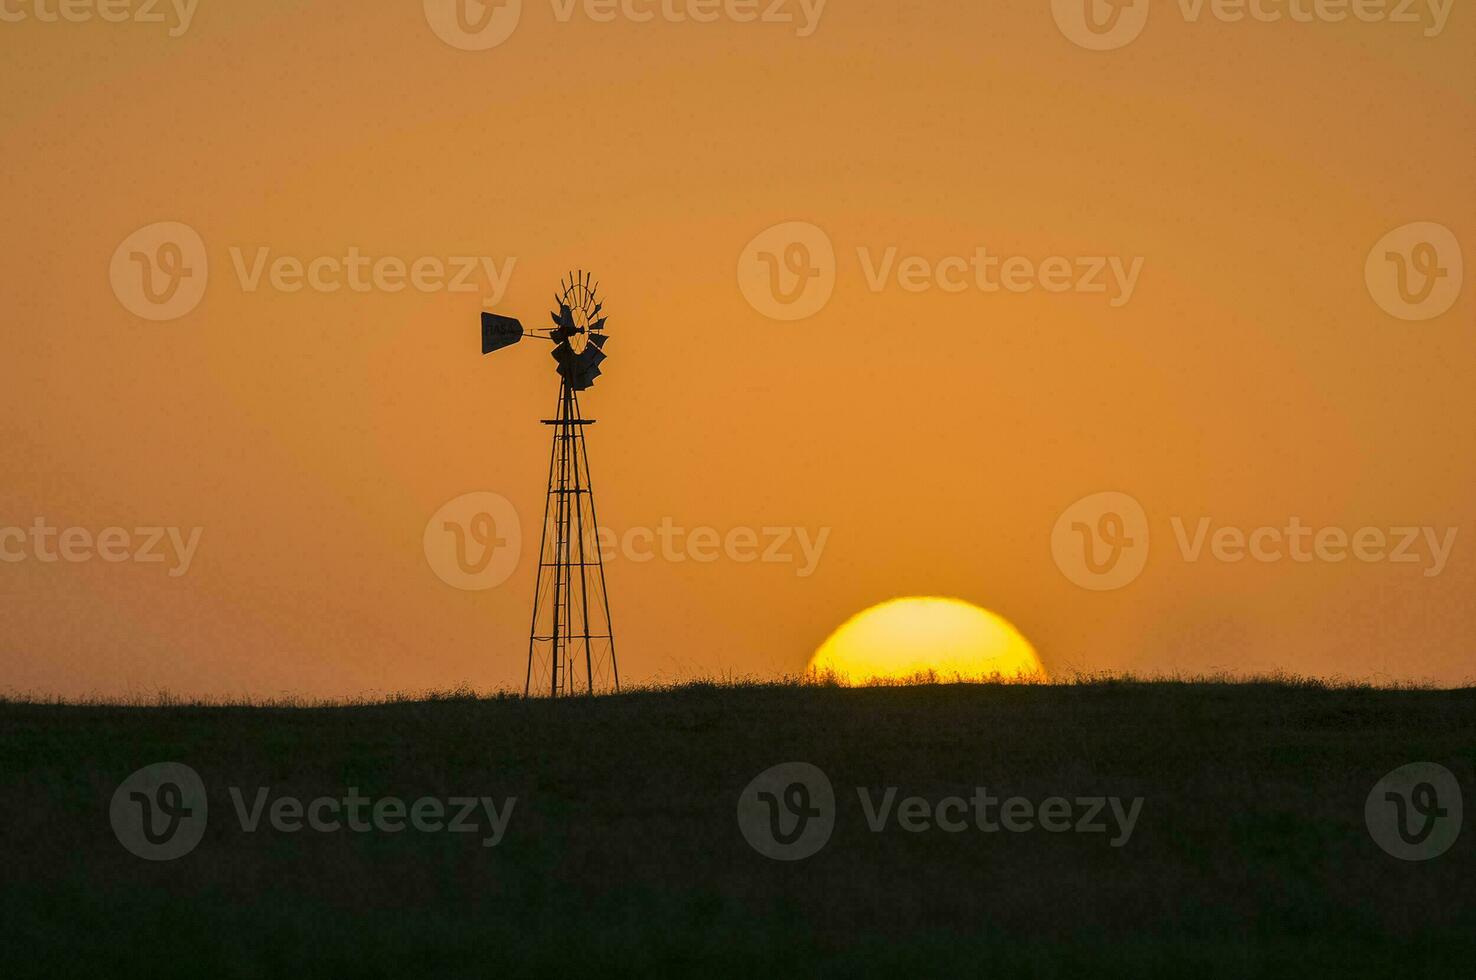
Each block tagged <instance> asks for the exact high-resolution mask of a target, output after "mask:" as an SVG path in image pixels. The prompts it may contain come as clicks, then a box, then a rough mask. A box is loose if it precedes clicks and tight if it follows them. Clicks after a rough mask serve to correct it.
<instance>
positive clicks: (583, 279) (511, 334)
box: [482, 271, 620, 697]
mask: <svg viewBox="0 0 1476 980" xmlns="http://www.w3.org/2000/svg"><path fill="white" fill-rule="evenodd" d="M598 290H599V283H594V284H591V281H590V275H589V273H587V272H583V271H580V272H576V273H573V274H571V275H570V276H569V277H568V281H567V282H565V281H564V280H562V279H561V280H559V292H558V294H557V295H556V296H555V297H554V304H555V306H554V311H553V312H552V313H551V314H550V316H552V318H553V324H554V325H553V327H552V328H551V329H548V330H528V331H525V330H524V329H523V325H522V324H521V323H519V322H518V321H517V320H516V319H514V318H512V317H507V316H499V315H498V314H496V313H488V312H485V311H484V312H483V313H482V353H483V354H490V353H492V352H493V351H498V350H502V349H503V348H505V347H511V346H512V345H513V344H516V343H517V342H518V341H520V340H522V339H523V337H525V336H528V337H535V338H537V339H539V340H546V341H549V342H550V343H552V344H553V359H554V363H555V367H556V369H557V371H558V375H559V403H558V409H557V410H556V411H555V412H554V417H553V418H551V419H543V420H542V421H543V424H544V425H551V426H553V430H554V433H553V449H552V451H551V452H550V453H549V461H548V497H547V500H546V501H545V503H544V508H543V541H542V543H541V544H540V546H539V549H538V577H537V582H536V584H535V585H534V588H533V625H532V627H531V628H530V629H529V632H528V674H527V678H526V680H525V681H524V684H523V693H524V694H525V695H532V694H545V693H546V694H548V695H549V696H551V697H560V696H563V695H572V694H597V693H601V692H604V691H611V690H614V691H618V690H620V669H619V667H618V666H617V665H616V663H615V636H614V633H613V631H612V630H611V628H610V600H609V595H608V594H607V592H606V590H605V565H604V561H603V558H602V555H601V554H600V537H599V534H598V527H599V524H598V522H597V520H596V518H595V505H594V489H593V487H592V486H591V484H590V478H589V450H588V449H587V447H586V445H585V441H584V429H585V426H589V425H593V424H594V422H595V420H594V419H587V418H585V417H584V416H583V415H582V414H581V413H580V410H579V392H581V391H584V390H586V389H587V388H589V386H590V385H592V384H594V381H595V378H597V377H599V375H600V364H601V362H603V361H604V360H605V343H606V341H607V340H608V339H609V335H608V334H607V333H606V332H605V323H606V320H607V319H608V318H607V317H606V315H605V314H604V312H603V310H604V304H603V303H602V302H601V301H600V299H599V295H598Z"/></svg>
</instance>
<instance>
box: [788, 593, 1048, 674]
mask: <svg viewBox="0 0 1476 980" xmlns="http://www.w3.org/2000/svg"><path fill="white" fill-rule="evenodd" d="M810 669H811V670H814V671H818V672H820V673H831V672H833V673H834V674H835V675H837V676H838V677H840V678H841V679H843V680H845V681H848V682H850V683H856V684H863V683H866V682H867V681H872V680H904V679H907V678H911V677H914V676H916V675H918V674H925V673H927V672H929V671H931V672H933V673H934V674H936V675H937V677H938V678H939V679H940V680H952V679H954V678H955V677H962V678H964V679H966V680H978V679H983V678H992V677H995V676H996V675H997V676H999V677H1001V678H1004V679H1007V680H1017V679H1031V680H1034V679H1044V678H1045V676H1046V673H1045V668H1044V667H1043V666H1042V665H1041V662H1040V658H1039V657H1038V656H1036V653H1035V648H1034V647H1032V646H1031V645H1030V641H1028V640H1026V639H1025V637H1024V636H1022V635H1021V634H1020V631H1019V630H1017V629H1015V627H1014V626H1012V625H1011V624H1010V623H1009V621H1008V620H1006V619H1004V618H1003V617H1001V616H997V615H995V614H994V613H992V612H989V611H988V610H987V609H981V608H979V607H978V606H975V605H973V604H971V603H968V602H964V601H963V600H961V599H944V598H936V597H928V598H922V597H914V598H905V599H892V600H890V601H888V602H884V603H882V604H881V605H878V606H873V607H871V608H870V609H867V610H865V611H863V612H860V613H857V614H856V615H855V616H852V617H851V618H850V619H848V620H846V622H845V623H844V624H842V625H841V627H840V628H839V629H837V630H836V631H835V632H834V633H832V634H831V635H830V638H829V639H827V640H826V641H825V642H824V643H823V644H821V646H820V649H819V650H817V651H816V652H815V656H814V657H813V658H811V660H810Z"/></svg>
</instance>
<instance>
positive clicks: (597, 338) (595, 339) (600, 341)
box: [589, 333, 610, 350]
mask: <svg viewBox="0 0 1476 980" xmlns="http://www.w3.org/2000/svg"><path fill="white" fill-rule="evenodd" d="M609 339H610V337H609V335H608V334H603V333H591V334H590V335H589V342H590V343H591V344H594V345H595V346H596V347H598V348H599V349H600V350H604V349H605V341H607V340H609Z"/></svg>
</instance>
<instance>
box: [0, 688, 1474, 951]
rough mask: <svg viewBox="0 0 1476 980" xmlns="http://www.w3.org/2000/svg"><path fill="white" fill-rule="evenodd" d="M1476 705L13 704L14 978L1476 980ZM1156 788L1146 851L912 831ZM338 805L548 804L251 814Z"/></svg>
mask: <svg viewBox="0 0 1476 980" xmlns="http://www.w3.org/2000/svg"><path fill="white" fill-rule="evenodd" d="M1473 754H1476V692H1473V691H1470V690H1467V691H1457V692H1442V691H1419V690H1410V691H1391V690H1370V689H1332V688H1326V687H1323V686H1320V685H1314V684H1297V683H1264V684H1194V683H1151V684H1150V683H1127V682H1111V683H1093V684H1078V685H1067V686H1016V687H1010V686H989V685H952V686H948V685H945V686H923V687H907V688H879V689H854V690H852V689H839V688H834V687H824V686H767V687H766V686H754V687H714V686H706V685H698V686H693V687H686V688H680V689H675V690H667V691H649V692H638V693H633V694H627V695H623V696H620V697H611V698H603V699H599V700H596V701H581V702H572V703H549V702H546V701H523V700H521V699H517V698H498V699H490V700H477V699H474V698H442V699H435V700H429V701H414V702H404V703H388V704H377V705H357V706H344V707H208V706H188V705H179V706H162V707H123V706H106V705H99V706H66V705H37V704H26V703H16V702H5V703H0V807H3V812H4V814H5V825H6V833H5V836H4V841H5V844H4V854H3V860H0V884H3V899H0V944H3V948H4V950H5V951H6V952H5V956H4V960H5V966H4V967H0V973H3V974H4V975H6V976H16V977H19V976H84V975H85V976H97V977H112V976H172V975H195V976H222V977H281V976H292V977H300V976H386V977H389V976H439V977H459V976H468V977H470V976H524V975H527V976H537V975H543V976H552V975H564V976H585V975H658V976H659V975H690V974H699V975H702V976H706V977H719V976H734V977H755V976H766V975H776V976H837V977H852V976H857V975H877V976H887V975H921V976H932V975H944V974H951V975H955V976H971V977H972V976H980V977H982V976H1038V977H1079V976H1134V977H1146V976H1164V977H1182V976H1197V977H1218V976H1227V977H1231V976H1233V977H1241V976H1261V975H1273V976H1281V975H1285V976H1297V977H1315V976H1336V977H1347V976H1398V977H1419V976H1430V977H1441V978H1443V980H1453V978H1455V977H1461V976H1472V975H1476V958H1473V957H1476V828H1472V827H1471V826H1470V825H1471V823H1472V818H1471V811H1472V800H1471V794H1472V792H1476V777H1473V766H1472V763H1473ZM164 761H178V762H182V763H186V764H187V765H189V766H191V767H193V768H194V769H195V770H196V771H198V773H199V774H200V776H201V777H202V779H203V781H204V784H205V786H206V789H207V793H208V799H209V819H208V825H207V827H206V829H205V832H204V837H203V839H202V840H201V841H200V843H199V845H198V847H197V848H195V849H194V850H193V851H192V852H190V853H189V854H187V855H185V856H183V857H181V858H179V859H177V860H172V861H160V862H152V861H146V860H143V859H141V858H139V857H137V856H135V855H134V854H132V853H130V852H129V851H128V850H126V849H125V848H124V846H123V845H122V844H120V842H119V839H118V838H117V837H115V835H114V833H113V830H112V828H111V825H110V822H109V801H110V799H111V797H112V795H113V792H114V790H115V788H117V786H118V785H119V783H120V782H121V781H122V780H124V779H125V777H127V776H128V775H129V774H130V773H132V772H133V771H135V770H136V769H138V768H140V767H142V766H145V765H148V764H151V763H156V762H164ZM791 761H804V762H809V763H813V764H815V765H816V766H818V767H820V768H821V769H822V770H824V771H825V773H826V774H827V775H828V776H829V779H830V782H831V783H832V784H833V786H834V791H835V801H836V809H835V826H834V833H833V835H832V836H831V837H830V839H829V843H828V844H827V845H826V846H825V847H824V848H823V849H822V850H820V851H819V852H818V853H817V854H815V855H814V856H812V857H810V858H808V859H806V860H802V861H797V862H792V863H786V862H780V861H774V860H771V859H769V858H767V857H765V856H763V855H761V854H759V853H758V852H756V851H755V850H754V849H753V848H751V847H750V846H749V845H748V843H747V842H746V841H745V838H744V836H743V834H742V833H740V830H739V826H738V820H737V804H738V797H739V794H740V793H741V792H742V791H743V790H744V788H745V786H747V784H748V783H749V781H750V780H752V779H753V778H754V777H755V776H756V775H757V774H758V773H760V772H761V771H763V770H765V769H767V768H768V767H770V766H773V765H775V764H778V763H784V762H791ZM1417 761H1431V762H1438V763H1441V764H1442V765H1444V766H1446V767H1447V768H1449V769H1450V770H1451V771H1452V772H1453V773H1454V774H1455V776H1456V778H1457V779H1458V780H1459V781H1460V783H1461V786H1462V788H1463V790H1464V792H1465V793H1466V798H1467V812H1466V816H1465V817H1464V818H1463V819H1464V821H1465V825H1466V827H1465V831H1464V832H1463V833H1462V835H1461V837H1460V838H1459V839H1458V840H1457V841H1456V843H1455V844H1454V846H1453V847H1451V848H1450V850H1449V851H1447V852H1446V853H1445V854H1443V855H1441V856H1440V857H1437V858H1434V859H1433V860H1429V861H1425V862H1418V863H1411V862H1404V861H1400V860H1396V859H1395V858H1393V857H1391V856H1390V855H1388V854H1386V853H1385V852H1384V851H1383V850H1382V849H1381V848H1380V847H1379V846H1378V844H1376V843H1375V841H1374V840H1373V838H1372V836H1371V835H1370V832H1369V830H1368V829H1367V827H1366V826H1365V820H1364V801H1365V798H1366V797H1367V796H1368V794H1369V791H1370V790H1371V789H1372V788H1373V786H1374V784H1375V783H1376V782H1377V781H1378V780H1379V779H1380V777H1381V776H1383V775H1384V774H1385V773H1386V772H1388V771H1389V770H1391V769H1394V768H1396V767H1398V766H1402V765H1404V764H1406V763H1411V762H1417ZM888 786H895V787H898V790H899V796H900V797H906V796H910V795H917V796H922V797H926V798H928V799H930V800H934V801H936V800H938V799H940V798H942V797H946V796H950V795H958V796H963V797H968V796H970V795H971V794H972V793H973V790H974V787H976V786H984V787H988V789H989V791H990V792H991V793H994V794H996V795H1000V796H1011V795H1018V796H1024V797H1028V798H1031V799H1033V800H1035V801H1037V802H1039V801H1040V800H1043V799H1044V798H1047V797H1052V796H1062V797H1068V798H1075V797H1079V796H1080V797H1085V796H1093V795H1100V796H1116V797H1121V798H1124V799H1127V798H1132V797H1139V796H1140V797H1142V798H1143V801H1144V802H1143V808H1142V811H1141V814H1140V816H1139V818H1138V821H1137V824H1136V827H1135V829H1134V832H1133V834H1132V836H1131V838H1130V839H1129V840H1128V841H1127V843H1126V844H1125V845H1124V846H1122V847H1116V848H1114V847H1112V846H1111V845H1110V843H1109V841H1108V839H1107V838H1108V837H1110V836H1111V835H1110V834H1084V833H1072V832H1068V833H1046V832H1044V831H1042V830H1040V829H1036V830H1035V831H1033V832H1028V833H1009V832H996V833H984V832H980V831H978V830H977V829H974V828H972V827H971V828H970V829H969V830H967V831H965V832H961V833H947V832H943V831H942V830H939V829H936V828H935V829H933V830H931V831H927V832H909V831H908V830H905V829H903V828H902V827H900V826H898V825H897V824H896V823H895V822H893V823H891V824H889V825H888V826H887V827H886V829H885V830H883V831H882V832H880V833H876V832H873V831H872V830H871V829H870V828H869V827H868V824H867V821H866V814H865V809H864V808H863V806H862V804H861V802H860V798H859V796H858V792H857V788H858V787H865V788H868V789H869V790H870V791H871V792H872V793H873V794H874V795H875V796H877V797H880V795H881V793H882V791H883V790H884V788H886V787H888ZM230 787H240V788H241V791H242V792H243V793H244V795H245V797H246V798H247V800H248V802H249V801H250V800H251V799H252V798H253V797H254V796H255V793H256V791H257V789H258V787H270V788H271V791H272V795H273V796H276V795H278V794H291V795H295V796H299V797H302V798H303V799H304V800H311V799H313V798H315V797H321V796H343V795H344V794H345V793H346V792H347V791H348V788H349V787H357V788H358V790H359V792H360V794H362V795H363V796H365V797H370V798H376V797H382V796H385V795H394V796H398V797H402V798H405V799H406V800H409V801H413V800H415V799H416V798H419V797H439V798H443V799H444V798H448V797H459V796H484V795H485V796H491V797H495V798H496V799H497V800H499V801H500V800H502V798H503V797H506V796H514V797H516V798H517V802H516V804H515V806H514V809H513V811H512V812H511V814H510V817H509V820H508V823H507V828H506V835H505V837H504V838H503V839H502V840H501V842H500V843H499V844H498V845H497V846H495V847H484V846H482V843H481V841H482V837H483V835H482V834H481V833H476V834H453V833H444V832H442V833H427V832H419V831H415V830H405V831H402V832H399V833H384V832H368V833H355V832H349V831H347V830H343V831H339V832H336V833H328V832H318V831H313V830H301V831H298V832H295V833H289V832H283V831H277V830H273V829H270V828H265V827H263V828H262V829H260V830H258V831H257V832H255V833H248V832H246V831H244V830H243V829H242V827H241V826H240V825H239V823H238V821H237V818H236V815H235V810H234V809H233V803H232V799H231V796H230V795H229V789H230Z"/></svg>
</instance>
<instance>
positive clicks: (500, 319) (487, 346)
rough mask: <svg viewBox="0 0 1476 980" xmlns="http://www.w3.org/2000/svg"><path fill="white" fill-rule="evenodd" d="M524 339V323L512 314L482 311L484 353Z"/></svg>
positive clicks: (509, 345)
mask: <svg viewBox="0 0 1476 980" xmlns="http://www.w3.org/2000/svg"><path fill="white" fill-rule="evenodd" d="M522 339H523V325H522V324H521V323H519V322H518V321H517V320H516V319H514V318H513V317H510V316H499V315H497V314H496V313H488V312H487V311H486V310H483V311H482V353H483V354H490V353H492V352H493V351H498V350H502V348H504V347H511V346H512V345H513V344H516V343H517V342H518V341H520V340H522Z"/></svg>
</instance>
